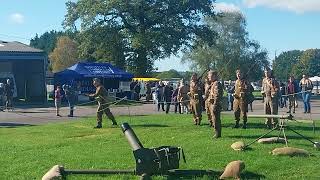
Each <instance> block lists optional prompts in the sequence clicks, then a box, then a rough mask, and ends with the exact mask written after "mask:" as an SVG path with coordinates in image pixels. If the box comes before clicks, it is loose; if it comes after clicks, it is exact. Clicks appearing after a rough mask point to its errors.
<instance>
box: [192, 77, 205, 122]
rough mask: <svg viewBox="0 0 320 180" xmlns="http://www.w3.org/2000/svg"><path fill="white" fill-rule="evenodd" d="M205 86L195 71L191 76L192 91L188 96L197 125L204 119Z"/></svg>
mask: <svg viewBox="0 0 320 180" xmlns="http://www.w3.org/2000/svg"><path fill="white" fill-rule="evenodd" d="M202 91H203V87H202V85H201V83H200V82H199V80H198V76H197V74H196V73H194V74H193V75H192V76H191V82H190V92H189V93H188V96H189V97H190V107H191V112H192V114H193V121H194V124H195V125H200V123H201V119H202V115H201V113H202V108H201V104H202V94H203V92H202Z"/></svg>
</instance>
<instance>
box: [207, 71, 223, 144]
mask: <svg viewBox="0 0 320 180" xmlns="http://www.w3.org/2000/svg"><path fill="white" fill-rule="evenodd" d="M208 79H209V81H210V82H211V88H210V93H209V102H210V112H211V121H212V123H213V127H214V129H215V135H214V136H213V137H214V138H219V137H221V119H220V113H221V110H222V96H223V87H222V84H221V83H220V82H219V81H218V73H217V72H216V71H209V72H208Z"/></svg>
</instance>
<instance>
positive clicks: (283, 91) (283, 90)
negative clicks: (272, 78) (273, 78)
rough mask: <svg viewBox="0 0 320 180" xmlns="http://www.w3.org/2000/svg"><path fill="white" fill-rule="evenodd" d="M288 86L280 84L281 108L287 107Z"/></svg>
mask: <svg viewBox="0 0 320 180" xmlns="http://www.w3.org/2000/svg"><path fill="white" fill-rule="evenodd" d="M286 91H287V90H286V85H285V84H284V83H283V82H281V83H280V101H279V104H280V108H283V107H287V97H286Z"/></svg>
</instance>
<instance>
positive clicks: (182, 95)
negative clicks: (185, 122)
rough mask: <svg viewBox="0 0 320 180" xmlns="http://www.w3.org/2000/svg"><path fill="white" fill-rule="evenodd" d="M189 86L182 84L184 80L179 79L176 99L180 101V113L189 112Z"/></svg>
mask: <svg viewBox="0 0 320 180" xmlns="http://www.w3.org/2000/svg"><path fill="white" fill-rule="evenodd" d="M188 92H189V87H188V86H186V85H185V84H184V81H183V80H181V82H180V86H179V90H178V96H177V100H178V102H179V103H180V107H181V113H184V112H186V113H188V112H189V96H188Z"/></svg>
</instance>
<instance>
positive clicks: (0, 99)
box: [0, 83, 5, 111]
mask: <svg viewBox="0 0 320 180" xmlns="http://www.w3.org/2000/svg"><path fill="white" fill-rule="evenodd" d="M4 99H5V96H4V84H3V83H0V111H3V109H4V102H5V100H4Z"/></svg>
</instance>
